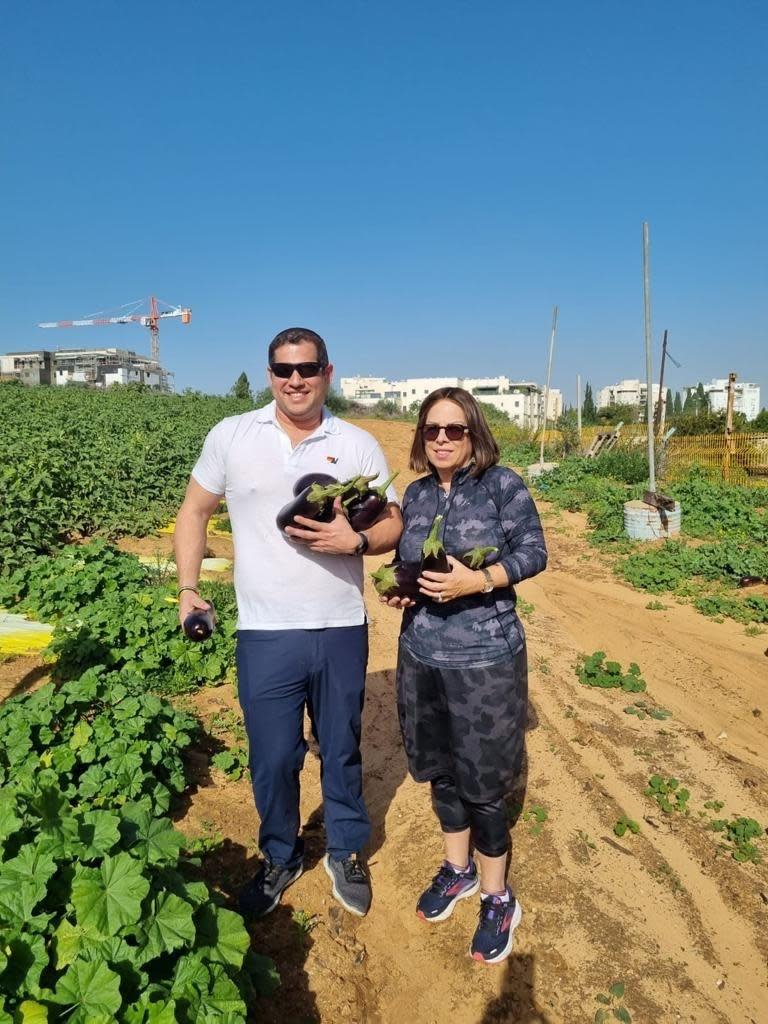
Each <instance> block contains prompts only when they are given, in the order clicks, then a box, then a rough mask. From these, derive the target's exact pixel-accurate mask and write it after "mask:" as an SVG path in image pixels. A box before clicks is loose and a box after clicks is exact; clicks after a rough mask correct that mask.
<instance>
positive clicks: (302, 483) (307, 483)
mask: <svg viewBox="0 0 768 1024" xmlns="http://www.w3.org/2000/svg"><path fill="white" fill-rule="evenodd" d="M338 482H339V481H338V480H337V479H336V477H335V476H330V475H329V474H328V473H305V474H304V476H300V477H299V479H298V480H297V481H296V483H295V484H294V485H293V493H294V494H295V495H296V496H298V495H299V494H301V492H302V491H303V490H304V488H305V487H311V486H312V484H320V486H321V487H327V486H328V485H329V484H337V483H338Z"/></svg>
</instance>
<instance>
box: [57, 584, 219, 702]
mask: <svg viewBox="0 0 768 1024" xmlns="http://www.w3.org/2000/svg"><path fill="white" fill-rule="evenodd" d="M205 596H206V597H210V598H212V599H213V600H214V603H215V605H216V613H217V617H218V623H217V627H216V630H215V631H214V633H213V635H212V636H211V638H210V639H209V640H206V641H205V642H204V643H192V642H191V641H189V640H187V639H186V638H185V637H184V635H183V634H182V633H181V630H180V629H179V622H178V617H177V616H178V608H177V604H176V600H175V597H174V595H173V593H172V592H171V591H170V590H169V589H168V588H164V587H144V588H142V589H141V590H128V591H127V592H118V593H110V594H108V595H105V596H104V597H103V598H102V599H101V600H97V601H94V602H93V603H91V604H88V605H86V606H85V607H84V608H82V609H81V610H80V612H79V613H77V614H73V615H68V616H64V617H63V618H62V619H61V620H60V621H59V622H58V623H57V624H56V628H55V630H54V635H53V640H52V642H51V645H50V651H51V653H53V654H54V655H56V656H57V658H58V660H57V664H56V674H57V676H58V677H60V678H63V679H70V678H74V677H76V676H79V675H80V674H81V673H82V672H84V671H85V670H86V669H87V668H89V667H90V666H92V665H95V664H98V665H105V666H107V668H109V669H114V670H122V669H125V670H126V671H129V672H136V673H139V674H141V676H142V677H143V678H144V679H145V680H146V684H145V685H147V686H149V687H151V688H153V689H156V690H158V691H160V692H165V693H183V692H185V691H187V690H190V689H194V688H195V687H196V686H198V685H200V684H201V683H206V684H215V683H218V682H220V681H221V680H222V679H223V678H224V677H225V676H226V675H227V673H231V672H232V671H233V666H234V648H235V623H236V612H235V598H234V590H233V588H232V587H231V586H230V585H229V584H226V583H211V584H208V585H206V588H205Z"/></svg>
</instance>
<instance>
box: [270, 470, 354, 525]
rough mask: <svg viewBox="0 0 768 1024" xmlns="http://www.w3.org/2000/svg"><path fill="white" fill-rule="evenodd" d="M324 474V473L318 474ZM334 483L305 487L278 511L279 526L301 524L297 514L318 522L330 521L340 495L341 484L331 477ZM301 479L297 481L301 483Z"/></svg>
mask: <svg viewBox="0 0 768 1024" xmlns="http://www.w3.org/2000/svg"><path fill="white" fill-rule="evenodd" d="M317 475H319V476H323V474H317ZM330 479H331V480H333V483H329V484H323V483H311V484H308V485H307V486H305V487H303V488H302V489H301V490H300V491H299V492H298V494H296V496H295V497H294V499H293V501H289V502H288V504H287V505H284V506H283V507H282V508H281V509H280V511H279V512H278V513H277V518H276V520H275V521H276V522H277V528H278V530H284V529H285V528H286V526H296V527H298V526H299V523H297V522H296V516H304V517H305V518H307V519H314V520H315V522H317V523H330V521H331V520H332V519H333V516H334V512H333V503H334V501H335V500H336V498H337V497H338V494H339V488H340V487H341V484H340V483H339V482H338V481H337V480H334V479H333V477H331V478H330ZM300 482H301V481H297V483H300Z"/></svg>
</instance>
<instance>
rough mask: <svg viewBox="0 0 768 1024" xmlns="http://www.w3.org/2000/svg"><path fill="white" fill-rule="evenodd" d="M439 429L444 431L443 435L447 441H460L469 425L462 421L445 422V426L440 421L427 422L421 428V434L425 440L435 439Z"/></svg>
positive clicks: (466, 432) (467, 431) (438, 434)
mask: <svg viewBox="0 0 768 1024" xmlns="http://www.w3.org/2000/svg"><path fill="white" fill-rule="evenodd" d="M441 430H444V431H445V436H446V437H447V438H448V440H449V441H460V440H461V439H462V437H464V435H465V434H468V433H469V427H467V426H465V424H463V423H446V425H445V426H443V425H442V424H441V423H427V424H426V426H424V427H422V428H421V436H422V437H423V438H424V440H425V441H436V440H437V439H438V437H439V436H440V431H441Z"/></svg>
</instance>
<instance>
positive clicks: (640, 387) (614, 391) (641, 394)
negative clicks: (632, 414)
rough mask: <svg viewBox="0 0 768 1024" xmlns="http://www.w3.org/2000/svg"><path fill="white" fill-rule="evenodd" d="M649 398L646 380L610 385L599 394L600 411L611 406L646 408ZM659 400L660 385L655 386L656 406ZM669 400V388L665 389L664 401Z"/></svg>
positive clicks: (622, 381) (654, 397)
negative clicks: (638, 406)
mask: <svg viewBox="0 0 768 1024" xmlns="http://www.w3.org/2000/svg"><path fill="white" fill-rule="evenodd" d="M647 397H648V386H647V384H646V382H645V381H644V380H637V379H632V380H621V381H619V383H618V384H609V385H608V386H607V387H604V388H600V390H599V391H598V394H597V406H598V408H599V409H607V408H608V406H611V405H640V406H645V403H646V400H647ZM658 400H659V385H658V384H654V385H653V401H654V404H655V403H656V402H658ZM666 400H667V388H664V401H665V402H666Z"/></svg>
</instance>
